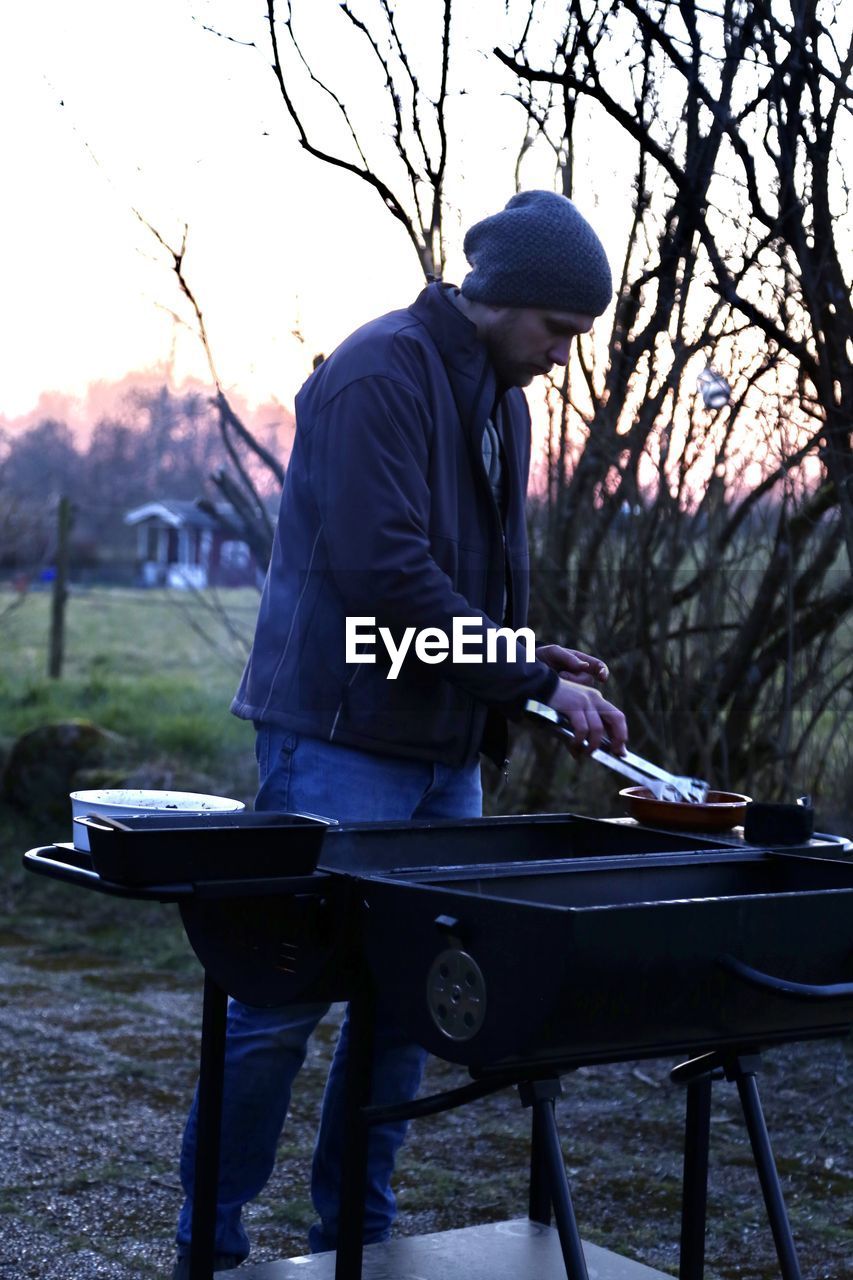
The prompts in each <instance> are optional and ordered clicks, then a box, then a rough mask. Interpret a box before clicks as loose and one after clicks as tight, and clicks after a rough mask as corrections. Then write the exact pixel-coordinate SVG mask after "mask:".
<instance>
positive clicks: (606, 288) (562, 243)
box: [461, 191, 613, 316]
mask: <svg viewBox="0 0 853 1280" xmlns="http://www.w3.org/2000/svg"><path fill="white" fill-rule="evenodd" d="M463 247H464V250H465V257H466V258H467V259H468V261H469V262H470V263H471V266H472V267H473V271H470V272H469V273H468V275H467V276H466V277H465V279H464V280H463V281H462V286H461V288H462V293H463V294H464V295H465V297H466V298H470V299H471V301H472V302H485V303H487V304H489V305H491V306H496V307H537V308H538V307H541V308H543V309H547V310H551V311H575V312H578V313H580V314H582V315H588V316H600V315H601V313H602V312H603V311H606V310H607V307H608V306H609V305H610V300H611V298H612V296H613V280H612V277H611V275H610V267H609V265H608V262H607V256H606V254H605V252H604V247H603V245H602V243H601V241H600V240H599V238H598V236H597V235H596V234H595V232H594V231H593V229H592V227H591V226H590V225H589V223H588V222H587V221H586V219H585V218H584V217H583V216H582V215H581V214H580V213H579V212H578V210H577V209H576V208H575V206H574V205H573V204H572V202H571V200H567V199H566V197H565V196H558V195H557V194H556V192H554V191H521V192H519V194H518V195H516V196H513V197H512V199H511V200H510V201H509V203H508V204H507V206H506V208H505V209H502V210H501V212H500V213H495V214H492V216H491V217H490V218H484V219H483V220H482V222H477V223H475V225H474V226H473V227H471V229H470V230H469V231H468V234H467V235H466V236H465V242H464V245H463Z"/></svg>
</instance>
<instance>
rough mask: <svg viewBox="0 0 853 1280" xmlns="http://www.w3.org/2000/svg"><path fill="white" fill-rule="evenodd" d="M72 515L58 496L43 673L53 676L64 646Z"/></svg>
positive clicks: (57, 671)
mask: <svg viewBox="0 0 853 1280" xmlns="http://www.w3.org/2000/svg"><path fill="white" fill-rule="evenodd" d="M73 520H74V516H73V512H72V509H71V502H70V500H69V499H68V498H65V497H63V498H60V499H59V506H58V508H57V514H56V575H55V577H54V579H53V595H52V597H51V606H50V648H49V654H48V663H47V674H48V675H49V676H50V677H51V679H53V680H58V679H59V677H60V676H61V675H62V656H63V650H64V648H65V604H66V601H67V600H68V552H69V543H70V540H71V525H72V523H73Z"/></svg>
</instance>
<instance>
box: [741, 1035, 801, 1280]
mask: <svg viewBox="0 0 853 1280" xmlns="http://www.w3.org/2000/svg"><path fill="white" fill-rule="evenodd" d="M760 1066H761V1058H760V1056H759V1055H758V1054H754V1055H750V1056H748V1057H747V1056H744V1057H739V1058H735V1059H734V1062H733V1063H732V1064H730V1065H729V1067H728V1069H727V1071H726V1075H727V1076H728V1078H729V1079H730V1080H734V1081H735V1083H736V1084H737V1090H738V1093H739V1095H740V1105H741V1107H742V1108H743V1114H744V1119H745V1120H746V1127H747V1131H748V1133H749V1140H750V1143H751V1144H752V1154H753V1156H754V1158H755V1166H756V1168H757V1170H758V1179H759V1182H760V1183H761V1190H762V1192H763V1195H764V1203H765V1205H766V1207H767V1217H768V1218H769V1219H770V1230H771V1231H772V1232H773V1242H774V1244H775V1245H776V1254H777V1256H778V1258H779V1268H780V1272H781V1275H782V1280H802V1272H801V1271H800V1262H799V1259H798V1257H797V1249H796V1245H795V1244H794V1236H793V1233H792V1231H791V1223H790V1220H789V1218H788V1211H787V1209H786V1208H785V1199H784V1197H783V1195H782V1185H781V1183H780V1181H779V1173H778V1171H777V1169H776V1161H775V1160H774V1159H773V1149H772V1147H771V1146H770V1135H769V1134H768V1132H767V1124H766V1122H765V1120H764V1112H763V1110H762V1107H761V1099H760V1098H759V1096H758V1085H757V1083H756V1080H755V1075H756V1072H757V1071H758V1070H759V1067H760Z"/></svg>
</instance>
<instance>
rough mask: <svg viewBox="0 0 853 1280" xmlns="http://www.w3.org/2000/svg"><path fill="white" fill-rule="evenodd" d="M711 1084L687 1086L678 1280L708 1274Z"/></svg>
mask: <svg viewBox="0 0 853 1280" xmlns="http://www.w3.org/2000/svg"><path fill="white" fill-rule="evenodd" d="M711 1084H712V1082H711V1076H710V1075H707V1076H704V1077H703V1078H701V1079H699V1080H691V1081H690V1083H689V1084H688V1085H687V1114H686V1120H685V1126H684V1180H683V1191H682V1199H681V1252H680V1259H679V1266H678V1280H702V1277H703V1275H704V1274H705V1221H706V1218H707V1209H708V1151H709V1147H710V1138H711Z"/></svg>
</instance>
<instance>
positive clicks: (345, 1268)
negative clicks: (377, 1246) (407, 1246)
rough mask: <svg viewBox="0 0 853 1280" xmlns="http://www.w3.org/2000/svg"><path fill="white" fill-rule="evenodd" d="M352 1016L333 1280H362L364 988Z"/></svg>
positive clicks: (370, 1009)
mask: <svg viewBox="0 0 853 1280" xmlns="http://www.w3.org/2000/svg"><path fill="white" fill-rule="evenodd" d="M349 1018H350V1021H349V1047H348V1052H347V1068H346V1119H345V1129H344V1151H343V1158H342V1162H341V1204H340V1216H339V1219H338V1245H337V1253H336V1255H335V1280H361V1263H362V1254H363V1250H364V1241H363V1236H364V1197H365V1192H366V1189H367V1139H368V1134H369V1127H368V1125H367V1122H366V1120H365V1118H364V1113H363V1108H364V1107H366V1106H367V1105H368V1104H369V1102H370V1096H371V1091H372V1087H373V1079H372V1076H373V1030H374V1021H375V1005H374V998H373V992H372V990H371V989H370V988H369V986H367V985H366V984H365V985H363V986H362V987H361V989H360V990H359V991H358V992H357V993H356V994H354V995H353V998H352V1000H351V1001H350V1011H349Z"/></svg>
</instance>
